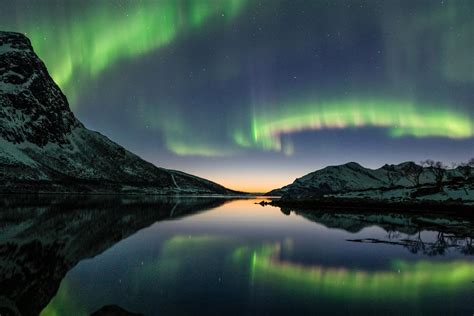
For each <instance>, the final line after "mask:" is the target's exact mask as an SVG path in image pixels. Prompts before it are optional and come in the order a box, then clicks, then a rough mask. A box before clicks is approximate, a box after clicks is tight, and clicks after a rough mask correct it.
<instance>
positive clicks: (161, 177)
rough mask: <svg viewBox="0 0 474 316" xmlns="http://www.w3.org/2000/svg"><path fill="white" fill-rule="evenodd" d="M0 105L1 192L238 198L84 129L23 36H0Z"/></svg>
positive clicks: (7, 33)
mask: <svg viewBox="0 0 474 316" xmlns="http://www.w3.org/2000/svg"><path fill="white" fill-rule="evenodd" d="M0 106H1V108H0V179H1V180H2V181H1V183H0V193H15V192H21V193H51V192H74V193H149V194H237V193H238V192H236V191H233V190H230V189H227V188H225V187H223V186H221V185H219V184H216V183H214V182H212V181H209V180H206V179H203V178H200V177H196V176H193V175H189V174H186V173H184V172H181V171H175V170H168V169H164V168H160V167H156V166H154V165H153V164H152V163H150V162H147V161H145V160H143V159H141V158H140V157H138V156H137V155H135V154H133V153H131V152H130V151H128V150H126V149H125V148H124V147H122V146H120V145H118V144H116V143H114V142H113V141H111V140H110V139H109V138H107V137H106V136H104V135H102V134H100V133H99V132H94V131H91V130H89V129H87V128H86V127H85V126H84V125H83V124H82V123H81V122H80V121H79V120H78V119H77V118H76V117H75V115H74V113H73V112H72V111H71V109H70V107H69V103H68V101H67V98H66V96H65V95H64V94H63V93H62V92H61V90H60V88H59V87H58V86H57V85H56V83H55V82H54V81H53V79H52V78H51V77H50V75H49V73H48V71H47V68H46V66H45V64H44V63H43V62H42V61H41V60H40V59H39V57H38V56H37V55H36V53H35V52H34V49H33V47H32V46H31V42H30V40H29V39H28V38H27V37H26V36H25V35H23V34H21V33H15V32H2V31H0Z"/></svg>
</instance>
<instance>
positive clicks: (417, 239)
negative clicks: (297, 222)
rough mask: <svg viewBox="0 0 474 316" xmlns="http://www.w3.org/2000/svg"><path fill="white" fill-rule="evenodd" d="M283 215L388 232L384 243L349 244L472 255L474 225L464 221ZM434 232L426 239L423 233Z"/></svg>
mask: <svg viewBox="0 0 474 316" xmlns="http://www.w3.org/2000/svg"><path fill="white" fill-rule="evenodd" d="M281 211H282V213H283V214H285V215H289V214H290V213H291V212H294V213H295V214H296V215H299V216H302V217H304V218H306V219H307V220H309V221H312V222H315V223H318V224H321V225H323V226H325V227H328V228H333V229H342V230H345V231H347V232H350V233H358V232H360V231H362V230H363V229H365V228H369V227H372V226H377V227H379V228H382V229H384V230H385V231H386V232H387V236H386V238H384V239H380V238H358V239H347V240H348V241H351V242H359V243H374V244H375V243H378V244H387V245H394V246H402V247H404V248H406V249H407V250H408V251H410V252H411V253H422V254H425V255H428V256H442V255H444V254H445V253H446V251H447V250H448V249H450V250H454V251H457V252H459V253H462V254H465V255H474V244H473V237H474V221H473V220H472V219H471V218H466V217H455V216H454V217H446V216H443V217H437V216H436V215H433V214H431V215H426V214H423V215H420V214H407V213H398V214H395V213H377V212H368V211H367V212H361V211H359V210H357V211H352V212H351V211H347V210H345V211H340V212H338V211H330V212H327V211H308V210H295V209H288V208H282V209H281ZM425 232H434V234H430V236H429V237H424V235H423V233H425Z"/></svg>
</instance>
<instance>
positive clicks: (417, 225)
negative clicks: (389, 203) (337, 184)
mask: <svg viewBox="0 0 474 316" xmlns="http://www.w3.org/2000/svg"><path fill="white" fill-rule="evenodd" d="M258 201H261V199H256V200H254V199H247V200H229V199H206V198H181V199H172V198H169V199H157V198H155V199H145V200H144V199H138V198H104V197H96V198H90V199H89V198H83V197H82V198H79V199H54V198H52V197H51V198H48V199H45V198H43V199H42V200H41V203H40V202H38V200H36V199H32V198H30V199H23V198H22V199H21V200H20V201H19V200H18V198H16V199H15V198H14V199H10V200H8V199H6V200H5V201H3V205H2V211H0V220H1V226H0V237H1V240H0V243H1V245H0V260H1V263H2V264H1V275H0V314H2V315H5V314H6V315H9V313H10V314H13V315H15V314H24V315H35V314H38V313H41V315H89V314H90V313H91V312H94V311H96V310H98V309H99V308H101V307H102V306H104V305H109V304H115V305H119V306H121V307H122V308H125V309H127V310H129V311H133V312H140V313H143V314H144V315H158V314H159V315H195V314H205V315H209V314H211V315H222V314H238V315H242V314H244V315H245V314H249V315H255V314H268V315H276V314H283V315H285V314H293V315H296V314H340V315H348V314H364V315H366V314H394V315H400V314H405V315H411V314H427V315H435V314H439V315H448V314H460V315H472V314H473V313H474V300H473V299H474V283H473V281H474V261H473V259H474V257H473V254H474V250H473V247H474V246H473V244H472V238H471V236H472V235H471V232H472V231H471V228H473V227H474V226H473V225H472V223H469V222H463V221H457V220H450V221H444V222H442V221H439V220H433V219H416V218H405V217H402V216H385V215H383V216H382V215H378V214H365V215H357V214H347V213H346V214H334V213H325V212H322V211H319V212H306V213H303V212H298V211H296V212H295V211H292V210H283V211H282V210H280V209H279V208H276V207H271V206H266V207H262V206H260V205H256V204H255V202H258ZM473 229H474V228H473Z"/></svg>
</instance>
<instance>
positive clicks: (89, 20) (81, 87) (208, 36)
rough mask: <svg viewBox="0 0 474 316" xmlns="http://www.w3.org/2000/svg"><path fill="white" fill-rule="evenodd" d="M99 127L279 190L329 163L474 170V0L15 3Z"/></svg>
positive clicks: (256, 187)
mask: <svg viewBox="0 0 474 316" xmlns="http://www.w3.org/2000/svg"><path fill="white" fill-rule="evenodd" d="M0 7H1V8H2V10H1V11H0V26H1V27H0V28H1V29H2V30H11V31H18V32H22V33H25V34H27V36H28V37H30V39H31V40H32V44H33V46H34V48H35V50H36V52H37V53H38V55H39V56H40V57H41V58H42V59H43V60H44V62H45V64H46V66H47V67H48V69H49V71H50V73H51V75H52V77H53V79H54V80H55V81H56V82H57V83H58V85H59V86H60V87H61V88H62V89H63V91H64V93H65V94H66V95H67V97H68V99H69V100H70V103H71V107H72V109H73V111H74V112H75V113H76V115H77V116H78V118H79V119H80V120H81V121H83V122H84V123H85V125H86V126H88V127H90V128H92V129H95V130H98V131H100V132H101V133H103V134H105V135H107V136H108V137H110V138H111V139H113V140H114V141H117V142H118V143H120V144H121V145H123V146H125V147H126V148H128V149H130V150H131V151H133V152H135V153H137V154H138V155H140V156H142V157H143V158H145V159H147V160H149V161H151V162H153V163H155V164H156V165H158V166H162V167H168V168H173V169H179V170H183V171H186V172H190V173H193V174H197V175H199V176H202V177H205V178H209V179H211V180H214V181H217V182H219V183H221V184H223V185H226V186H228V187H231V188H234V189H241V190H249V191H260V190H261V191H266V190H270V189H273V188H275V187H279V186H281V185H284V184H287V183H289V182H291V181H293V180H294V178H296V177H299V176H302V175H303V174H305V173H307V172H310V171H314V170H316V169H318V168H321V167H323V166H325V165H334V164H338V163H344V162H347V161H358V162H359V163H361V164H363V165H365V166H368V167H374V168H375V167H379V166H380V165H383V164H385V163H399V162H401V161H406V160H413V161H420V160H423V159H427V158H432V159H436V160H442V161H444V162H445V163H450V162H452V161H464V160H467V159H469V158H470V157H471V156H472V155H473V154H474V152H473V148H474V106H473V104H474V94H473V92H472V91H474V59H473V58H472V56H474V19H473V17H474V3H473V2H472V1H470V0H444V1H441V0H440V1H428V0H422V1H409V0H402V1H376V0H370V1H362V0H346V1H305V0H296V1H287V0H261V1H260V0H225V1H224V0H158V1H99V2H97V1H80V2H79V1H66V2H65V1H52V0H47V1H15V2H13V1H4V0H0Z"/></svg>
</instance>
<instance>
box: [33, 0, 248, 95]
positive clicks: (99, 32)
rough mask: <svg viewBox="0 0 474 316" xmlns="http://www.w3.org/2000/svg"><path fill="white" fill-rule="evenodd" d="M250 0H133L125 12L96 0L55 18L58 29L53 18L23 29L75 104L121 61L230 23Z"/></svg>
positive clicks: (52, 74) (126, 4) (54, 77)
mask: <svg viewBox="0 0 474 316" xmlns="http://www.w3.org/2000/svg"><path fill="white" fill-rule="evenodd" d="M245 2H246V0H226V1H203V0H192V1H177V0H161V1H159V2H154V1H141V2H139V1H131V2H124V3H123V5H124V6H127V8H121V9H120V10H121V11H125V12H127V13H126V14H122V13H120V12H119V11H118V10H115V9H113V8H112V9H111V8H110V6H109V5H107V3H106V2H97V3H95V5H94V6H93V7H90V6H89V7H87V9H86V11H85V12H81V13H80V14H77V15H74V16H72V17H69V16H64V17H60V16H56V18H60V19H62V21H61V22H60V25H61V28H60V29H59V30H58V27H57V25H55V24H54V23H51V21H50V18H49V16H48V17H46V18H45V19H40V20H39V21H38V19H37V18H35V19H31V20H30V23H29V25H27V26H26V27H25V28H24V29H25V33H26V34H27V35H28V36H29V37H30V38H31V40H32V44H33V47H34V49H35V50H36V52H37V53H38V55H39V56H41V58H42V59H43V60H44V62H45V63H46V65H47V66H48V69H49V71H50V74H51V76H52V77H53V79H54V80H55V81H56V83H57V84H58V85H59V86H60V87H61V89H63V90H64V91H65V93H66V95H67V96H68V97H69V98H70V99H71V98H72V100H73V102H72V104H75V102H74V99H75V96H76V95H77V94H80V93H81V92H83V91H81V90H83V89H87V85H88V81H89V80H93V79H96V78H97V77H98V75H99V74H100V73H101V72H103V71H105V70H107V69H109V68H110V67H111V66H113V65H115V64H116V63H117V62H119V61H120V60H122V59H127V58H129V59H132V58H138V57H140V56H142V55H144V54H146V53H150V52H152V51H154V50H157V49H159V48H161V47H164V46H166V45H169V44H171V43H172V42H173V41H174V40H175V39H176V38H177V37H179V36H180V35H183V34H185V33H187V32H192V31H193V30H197V29H199V28H202V27H203V25H205V23H206V22H208V21H209V20H210V19H212V18H220V19H222V21H223V22H226V21H230V20H231V19H232V18H233V17H234V16H235V15H237V14H238V13H239V11H240V10H241V9H242V7H243V6H244V4H245ZM52 47H54V49H51V48H52ZM81 82H82V83H81ZM86 82H87V84H86Z"/></svg>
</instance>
